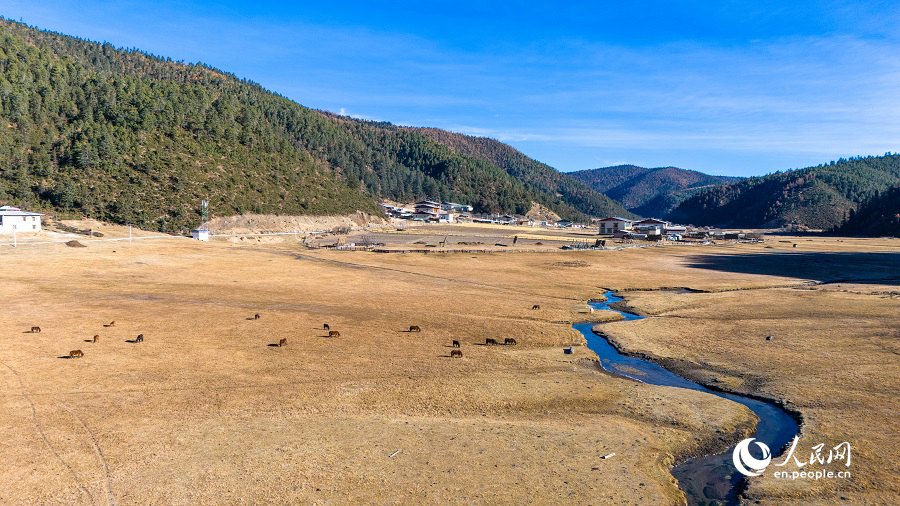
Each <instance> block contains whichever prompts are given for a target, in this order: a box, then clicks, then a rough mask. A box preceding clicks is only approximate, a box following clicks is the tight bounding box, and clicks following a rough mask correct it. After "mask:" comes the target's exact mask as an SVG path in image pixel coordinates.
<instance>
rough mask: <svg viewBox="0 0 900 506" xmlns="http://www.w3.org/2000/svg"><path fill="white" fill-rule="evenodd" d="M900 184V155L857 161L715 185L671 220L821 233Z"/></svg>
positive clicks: (843, 161)
mask: <svg viewBox="0 0 900 506" xmlns="http://www.w3.org/2000/svg"><path fill="white" fill-rule="evenodd" d="M898 182H900V155H885V156H879V157H865V158H853V159H850V160H844V159H842V160H839V161H837V162H831V163H830V164H828V165H819V166H817V167H809V168H806V169H800V170H793V171H788V172H778V173H774V174H769V175H767V176H763V177H754V178H749V179H746V180H743V181H741V182H738V183H735V184H730V185H723V186H715V187H711V188H707V189H704V190H702V191H701V192H699V193H698V194H697V195H695V196H693V197H691V198H689V199H687V200H685V201H684V202H682V203H681V204H680V205H679V206H678V207H677V208H676V209H675V210H673V211H672V213H671V214H670V217H671V218H672V219H673V220H676V221H680V222H684V223H692V224H695V225H719V226H730V227H746V228H760V227H780V226H783V225H787V224H792V223H795V224H797V225H802V226H806V227H810V228H816V229H831V228H834V227H837V226H839V225H841V223H843V222H844V220H846V219H847V217H848V216H849V214H850V212H851V211H853V210H855V209H856V208H857V207H858V206H859V205H860V204H861V203H863V202H865V201H866V200H868V199H870V198H872V197H873V196H875V194H876V193H878V192H882V191H885V190H886V189H887V188H888V187H890V186H893V185H896V184H897V183H898Z"/></svg>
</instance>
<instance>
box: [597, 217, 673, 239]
mask: <svg viewBox="0 0 900 506" xmlns="http://www.w3.org/2000/svg"><path fill="white" fill-rule="evenodd" d="M598 222H599V224H600V235H611V236H613V237H625V238H632V239H650V240H657V239H662V238H666V239H670V240H676V241H680V240H681V238H682V236H683V235H684V234H685V233H686V232H687V227H685V226H683V225H675V224H673V223H670V222H668V221H665V220H660V219H657V218H646V219H643V220H637V221H635V220H629V219H628V218H622V217H619V216H611V217H609V218H603V219H601V220H598Z"/></svg>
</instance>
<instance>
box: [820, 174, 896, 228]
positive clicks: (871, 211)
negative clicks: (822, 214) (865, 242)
mask: <svg viewBox="0 0 900 506" xmlns="http://www.w3.org/2000/svg"><path fill="white" fill-rule="evenodd" d="M849 214H850V215H849V218H848V219H847V221H846V222H845V223H844V224H843V225H841V226H840V227H837V228H836V229H835V230H834V232H836V233H838V234H840V235H862V236H892V237H900V186H894V187H892V188H888V189H887V190H886V191H885V192H883V193H878V194H876V195H875V196H874V197H872V198H871V199H869V200H868V201H867V202H865V203H864V204H863V205H861V206H860V207H859V209H858V210H856V211H854V210H851V211H850V213H849Z"/></svg>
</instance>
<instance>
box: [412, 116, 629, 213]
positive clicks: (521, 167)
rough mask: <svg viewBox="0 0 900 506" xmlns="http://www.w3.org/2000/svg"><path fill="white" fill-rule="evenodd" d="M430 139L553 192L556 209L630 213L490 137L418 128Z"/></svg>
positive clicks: (534, 187) (537, 188)
mask: <svg viewBox="0 0 900 506" xmlns="http://www.w3.org/2000/svg"><path fill="white" fill-rule="evenodd" d="M414 130H416V131H418V132H421V133H422V134H424V135H425V136H427V137H429V138H430V139H433V140H435V141H436V142H439V143H441V144H443V145H446V146H448V147H450V148H451V149H453V150H454V151H455V152H457V153H460V154H462V155H465V156H470V157H473V158H477V159H479V160H483V161H485V162H487V163H490V164H492V165H495V166H497V167H500V168H502V169H503V170H505V171H506V172H507V173H508V174H509V175H510V176H512V177H514V178H516V179H517V180H519V181H522V182H523V183H525V186H527V187H528V188H529V189H531V190H533V191H535V192H540V193H544V194H549V195H551V196H552V199H551V202H552V203H553V205H554V206H556V207H555V209H566V208H567V207H571V208H574V209H576V210H578V211H580V212H582V213H586V214H589V215H592V216H609V215H613V214H621V215H625V216H631V213H629V212H628V211H626V210H625V209H624V208H623V207H622V205H621V204H620V203H619V202H616V201H614V200H612V199H610V198H609V197H607V196H606V195H604V194H603V193H601V192H599V191H596V190H594V189H592V188H591V187H589V186H588V185H587V184H585V183H583V182H581V181H579V180H578V179H576V178H574V177H572V175H571V174H567V173H562V172H559V171H558V170H556V169H554V168H553V167H550V166H549V165H547V164H544V163H541V162H539V161H537V160H535V159H533V158H529V157H528V156H526V155H524V154H523V153H521V152H520V151H519V150H517V149H515V148H513V147H512V146H510V145H508V144H504V143H502V142H500V141H497V140H494V139H489V138H487V137H473V136H470V135H463V134H458V133H453V132H448V131H446V130H438V129H435V128H417V129H414Z"/></svg>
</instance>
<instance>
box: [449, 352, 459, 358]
mask: <svg viewBox="0 0 900 506" xmlns="http://www.w3.org/2000/svg"><path fill="white" fill-rule="evenodd" d="M450 358H462V350H450Z"/></svg>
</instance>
